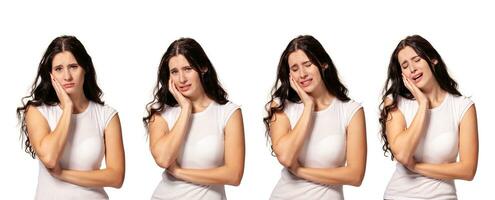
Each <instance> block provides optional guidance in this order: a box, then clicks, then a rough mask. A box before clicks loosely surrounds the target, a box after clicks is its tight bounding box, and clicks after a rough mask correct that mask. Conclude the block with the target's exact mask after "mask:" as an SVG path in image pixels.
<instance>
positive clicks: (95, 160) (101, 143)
mask: <svg viewBox="0 0 495 200" xmlns="http://www.w3.org/2000/svg"><path fill="white" fill-rule="evenodd" d="M37 109H38V110H39V111H40V112H41V114H42V115H43V116H44V117H45V119H46V121H47V122H48V125H49V126H50V129H51V130H54V129H55V128H56V127H57V123H58V121H59V119H60V117H61V116H62V112H63V111H62V109H60V107H59V106H58V105H55V106H49V105H41V106H38V107H37ZM116 113H117V111H116V110H114V109H113V108H111V107H110V106H107V105H100V104H98V103H95V102H92V101H89V105H88V107H87V108H86V110H84V111H83V112H82V113H79V114H72V117H71V126H70V129H69V133H68V137H67V141H66V143H65V146H64V150H63V152H62V156H61V157H60V160H59V163H60V166H61V167H62V169H71V170H80V171H91V170H97V169H100V165H101V161H102V160H103V157H104V156H105V140H104V134H105V133H104V130H105V128H106V126H107V124H108V123H109V122H110V120H111V119H112V118H113V116H114V115H115V114H116ZM39 166H40V167H39V177H38V188H37V189H36V197H35V199H40V200H44V199H81V200H83V199H84V200H86V199H108V196H107V194H106V192H105V190H103V188H102V187H100V188H87V187H81V186H78V185H75V184H71V183H68V182H64V181H61V180H59V179H57V178H55V177H53V176H52V175H51V174H50V172H49V171H48V170H47V168H46V167H45V165H43V163H41V161H40V164H39Z"/></svg>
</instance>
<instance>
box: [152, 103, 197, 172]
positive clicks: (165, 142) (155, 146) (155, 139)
mask: <svg viewBox="0 0 495 200" xmlns="http://www.w3.org/2000/svg"><path fill="white" fill-rule="evenodd" d="M190 119H191V109H190V107H188V108H183V109H181V111H180V114H179V118H178V119H177V121H176V122H175V124H174V126H173V127H172V130H170V131H169V129H168V123H167V121H166V120H165V119H163V117H162V116H160V114H155V115H153V116H152V118H151V120H150V123H149V127H148V130H149V134H150V150H151V154H152V155H153V158H154V159H155V162H156V164H157V165H158V166H160V167H162V168H168V167H169V166H170V165H171V164H173V163H175V159H176V158H177V154H178V152H179V149H180V147H181V145H183V144H184V140H185V137H186V134H187V128H188V125H189V123H190Z"/></svg>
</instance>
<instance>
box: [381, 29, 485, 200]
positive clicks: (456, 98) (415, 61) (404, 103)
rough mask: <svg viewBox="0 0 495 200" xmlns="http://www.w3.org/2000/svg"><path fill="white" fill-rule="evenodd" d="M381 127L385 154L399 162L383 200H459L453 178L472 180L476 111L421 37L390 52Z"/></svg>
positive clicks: (403, 41) (475, 138) (474, 167)
mask: <svg viewBox="0 0 495 200" xmlns="http://www.w3.org/2000/svg"><path fill="white" fill-rule="evenodd" d="M380 123H381V126H382V131H381V135H382V139H383V141H384V145H383V150H384V151H385V153H387V152H390V153H391V154H392V159H394V158H395V159H396V160H397V162H398V163H397V169H396V171H395V173H394V175H393V176H392V179H391V180H390V182H389V184H388V186H387V189H386V191H385V195H384V198H385V199H457V195H456V189H455V185H454V179H463V180H472V179H473V177H474V175H475V173H476V166H477V162H478V136H477V135H478V131H477V119H476V109H475V106H474V104H473V102H472V101H471V100H470V99H469V98H466V97H464V96H462V95H461V93H460V92H459V91H458V90H457V83H456V82H455V81H454V80H453V79H452V78H451V77H450V75H449V74H448V73H447V69H446V66H445V63H444V62H443V60H442V58H441V57H440V54H438V52H437V51H436V50H435V49H434V48H433V46H432V45H431V44H430V43H429V42H428V41H427V40H425V39H424V38H422V37H421V36H419V35H413V36H409V37H407V38H405V39H403V40H402V41H400V43H399V45H397V47H396V48H395V50H394V52H393V53H392V57H391V59H390V64H389V68H388V77H387V81H386V84H385V88H384V94H383V98H382V106H381V115H380ZM458 155H459V160H457V159H456V158H457V156H458Z"/></svg>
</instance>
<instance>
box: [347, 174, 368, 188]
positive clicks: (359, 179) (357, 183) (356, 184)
mask: <svg viewBox="0 0 495 200" xmlns="http://www.w3.org/2000/svg"><path fill="white" fill-rule="evenodd" d="M363 178H364V176H363V175H361V176H355V177H354V178H352V179H351V180H350V182H349V185H352V186H354V187H359V186H361V184H362V183H363Z"/></svg>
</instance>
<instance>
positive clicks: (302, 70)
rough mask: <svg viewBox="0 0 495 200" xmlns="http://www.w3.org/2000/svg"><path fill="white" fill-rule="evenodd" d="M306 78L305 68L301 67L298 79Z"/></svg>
mask: <svg viewBox="0 0 495 200" xmlns="http://www.w3.org/2000/svg"><path fill="white" fill-rule="evenodd" d="M307 76H308V71H307V69H306V67H302V69H301V70H299V77H300V78H302V79H303V78H306V77H307Z"/></svg>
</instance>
